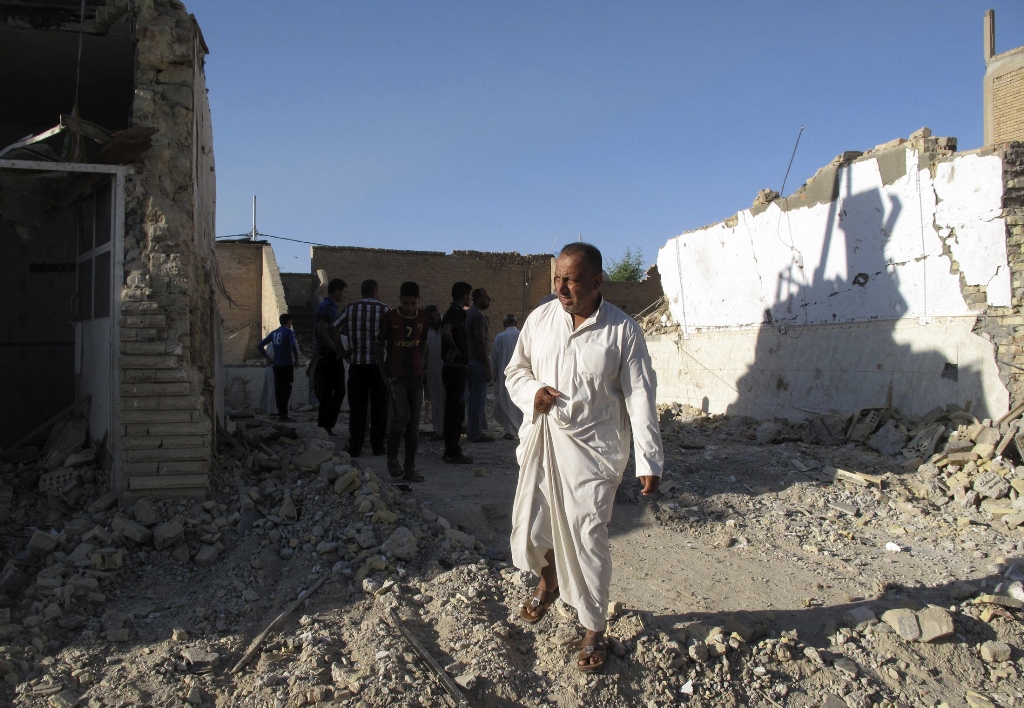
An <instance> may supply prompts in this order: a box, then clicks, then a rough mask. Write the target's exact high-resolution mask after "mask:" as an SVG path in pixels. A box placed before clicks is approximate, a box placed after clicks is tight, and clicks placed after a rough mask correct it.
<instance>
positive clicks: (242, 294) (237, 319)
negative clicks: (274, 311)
mask: <svg viewBox="0 0 1024 708" xmlns="http://www.w3.org/2000/svg"><path fill="white" fill-rule="evenodd" d="M215 249H216V253H217V272H218V274H219V276H220V282H221V284H222V285H223V288H224V292H221V291H220V290H217V292H216V297H217V307H218V309H219V311H220V316H221V318H222V321H223V324H222V328H223V329H222V332H223V341H224V361H225V363H227V364H234V363H238V362H241V361H247V360H249V359H256V358H257V357H258V353H257V351H256V344H257V343H258V342H259V341H260V338H261V332H262V330H263V260H264V259H263V248H262V245H261V244H259V243H253V242H251V241H220V242H219V243H217V245H216V247H215ZM229 296H230V299H228V298H229Z"/></svg>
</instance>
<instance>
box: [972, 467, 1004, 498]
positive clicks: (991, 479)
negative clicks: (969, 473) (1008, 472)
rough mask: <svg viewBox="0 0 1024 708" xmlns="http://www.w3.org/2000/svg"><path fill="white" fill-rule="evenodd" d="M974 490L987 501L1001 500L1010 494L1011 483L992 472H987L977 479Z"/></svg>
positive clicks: (973, 486) (975, 479)
mask: <svg viewBox="0 0 1024 708" xmlns="http://www.w3.org/2000/svg"><path fill="white" fill-rule="evenodd" d="M972 488H973V489H974V491H976V492H977V493H978V494H980V495H981V496H983V497H985V498H987V499H1001V498H1003V497H1005V496H1006V495H1007V494H1009V493H1010V483H1009V482H1007V481H1006V480H1005V479H1003V478H1002V477H1000V476H999V475H998V474H996V473H995V472H993V471H992V470H986V471H984V472H982V473H981V474H979V475H978V476H977V477H975V478H974V484H973V485H972Z"/></svg>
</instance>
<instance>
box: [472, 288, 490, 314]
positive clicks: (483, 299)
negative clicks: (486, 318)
mask: <svg viewBox="0 0 1024 708" xmlns="http://www.w3.org/2000/svg"><path fill="white" fill-rule="evenodd" d="M473 304H474V305H476V307H477V309H478V310H486V309H487V308H488V307H490V306H491V296H490V295H488V294H487V291H486V290H484V291H482V292H481V293H480V296H479V297H478V298H477V299H476V300H474V301H473Z"/></svg>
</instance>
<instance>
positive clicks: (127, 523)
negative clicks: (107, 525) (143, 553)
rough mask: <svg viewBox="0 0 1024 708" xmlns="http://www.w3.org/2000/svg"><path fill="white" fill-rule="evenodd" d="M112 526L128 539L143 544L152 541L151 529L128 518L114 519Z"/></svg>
mask: <svg viewBox="0 0 1024 708" xmlns="http://www.w3.org/2000/svg"><path fill="white" fill-rule="evenodd" d="M112 528H113V529H114V531H117V532H118V533H119V534H121V535H122V536H124V537H125V538H127V539H128V540H129V541H134V542H135V543H138V544H140V545H145V544H148V543H151V542H152V541H153V532H152V531H150V530H149V529H147V528H146V527H145V526H143V525H142V524H139V523H136V522H134V521H131V520H129V519H115V520H114V524H113V526H112Z"/></svg>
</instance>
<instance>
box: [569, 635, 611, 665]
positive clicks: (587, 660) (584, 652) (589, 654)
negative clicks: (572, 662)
mask: <svg viewBox="0 0 1024 708" xmlns="http://www.w3.org/2000/svg"><path fill="white" fill-rule="evenodd" d="M607 659H608V640H607V639H605V638H604V637H601V638H600V639H598V640H597V643H596V644H591V645H588V646H584V647H583V648H582V649H581V650H580V654H579V657H577V662H576V668H577V669H579V670H580V673H584V674H598V673H601V671H602V670H603V669H604V664H605V661H607ZM595 660H596V662H595Z"/></svg>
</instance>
